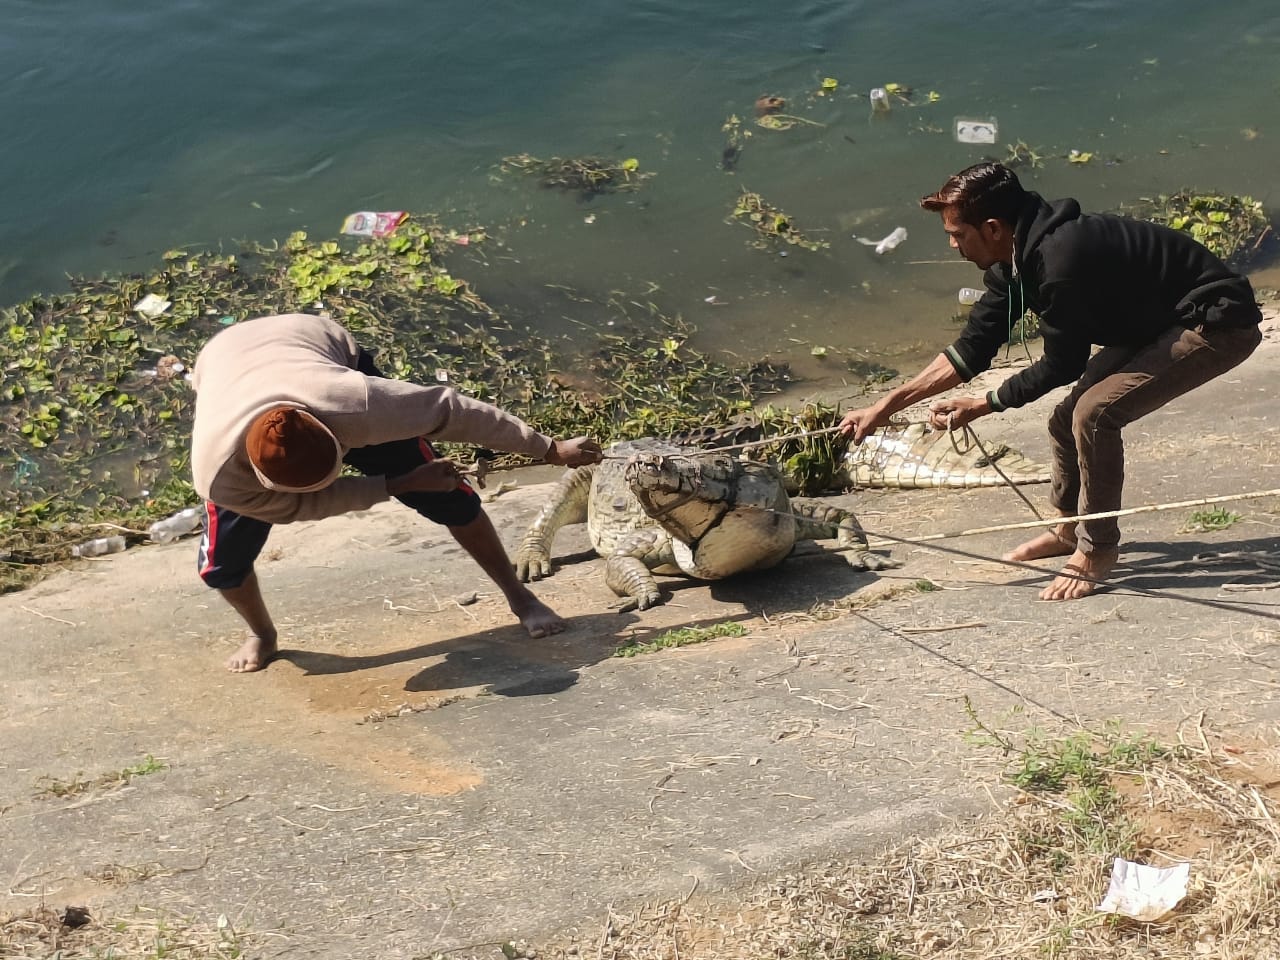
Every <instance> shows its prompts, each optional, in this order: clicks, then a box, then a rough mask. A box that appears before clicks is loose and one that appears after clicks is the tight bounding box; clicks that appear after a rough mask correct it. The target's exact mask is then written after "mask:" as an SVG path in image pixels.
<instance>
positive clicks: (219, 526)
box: [197, 350, 481, 590]
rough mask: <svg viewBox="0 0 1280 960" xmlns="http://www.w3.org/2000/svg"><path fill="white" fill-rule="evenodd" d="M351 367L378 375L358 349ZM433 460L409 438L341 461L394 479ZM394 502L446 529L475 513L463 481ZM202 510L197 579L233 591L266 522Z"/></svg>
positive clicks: (262, 540) (427, 447) (424, 445)
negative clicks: (356, 360) (452, 487)
mask: <svg viewBox="0 0 1280 960" xmlns="http://www.w3.org/2000/svg"><path fill="white" fill-rule="evenodd" d="M357 369H359V370H360V372H361V373H363V374H366V375H368V376H371V377H379V376H381V375H382V374H380V373H379V372H378V369H377V367H375V366H374V364H373V358H372V357H371V356H370V355H369V354H368V353H366V352H365V351H364V350H361V351H360V363H359V366H358V368H357ZM437 457H438V454H437V453H436V451H435V448H434V447H432V446H431V444H430V443H428V442H427V441H426V439H424V438H422V437H409V438H406V439H404V440H392V441H389V442H387V443H378V444H374V445H373V446H370V447H357V448H355V449H354V450H348V451H347V454H346V456H345V457H343V462H344V463H346V464H348V465H349V466H352V467H354V468H355V469H356V470H358V471H360V472H361V473H363V474H364V475H365V476H370V477H373V476H399V475H400V474H402V473H408V472H409V471H410V470H413V469H414V468H415V467H420V466H422V464H424V463H430V462H431V461H432V460H435V459H437ZM396 499H397V500H399V501H400V502H401V503H403V504H404V505H405V506H407V507H410V508H412V509H413V510H416V511H417V512H418V513H419V514H421V515H422V516H424V517H426V518H427V519H428V520H431V521H432V522H434V523H439V524H442V525H444V526H446V527H462V526H466V525H467V524H468V523H470V522H471V521H472V520H474V519H475V518H476V517H478V516H479V515H480V511H481V503H480V497H479V496H478V495H477V494H476V492H475V490H473V489H472V488H471V486H470V485H468V484H467V483H462V484H460V485H459V486H458V488H457V489H456V490H450V491H449V492H448V493H406V494H403V495H401V496H398V497H396ZM205 511H206V517H205V524H204V535H203V536H202V537H201V538H200V551H199V555H198V557H197V565H198V569H199V571H200V578H201V579H202V580H203V581H204V582H205V583H206V584H207V585H209V586H210V587H215V588H217V589H219V590H225V589H230V588H233V587H238V586H240V585H241V584H242V583H244V581H245V578H246V577H248V576H249V574H250V573H251V572H252V570H253V564H254V561H255V560H257V559H258V554H260V553H261V552H262V548H263V546H264V545H265V544H266V542H267V536H268V535H269V534H270V533H271V524H270V523H267V522H266V521H265V520H255V519H254V518H253V517H246V516H244V515H243V514H239V513H236V512H235V511H234V510H229V509H227V508H226V507H220V506H218V505H217V504H215V503H213V502H212V501H209V502H208V503H206V504H205Z"/></svg>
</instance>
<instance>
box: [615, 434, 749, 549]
mask: <svg viewBox="0 0 1280 960" xmlns="http://www.w3.org/2000/svg"><path fill="white" fill-rule="evenodd" d="M736 476H737V471H736V469H735V466H734V461H733V460H732V459H731V458H730V457H728V456H727V455H725V454H711V455H708V454H700V455H691V454H683V453H681V454H666V453H649V452H644V453H636V454H633V455H632V457H631V458H630V459H629V460H628V461H627V467H626V482H627V486H628V487H629V488H630V489H631V492H632V493H633V494H634V495H635V498H636V500H638V501H639V502H640V506H641V507H643V508H644V512H645V513H647V514H648V515H649V516H650V517H652V518H653V519H654V520H656V521H657V522H658V523H659V524H660V525H661V526H662V527H663V528H664V529H665V530H666V531H667V532H668V533H670V534H671V535H672V536H673V537H675V538H676V539H677V540H681V541H683V542H684V543H692V542H694V541H696V540H697V539H698V538H699V537H701V536H702V534H703V533H705V532H706V530H707V529H708V528H710V527H712V526H714V525H715V524H716V523H717V522H718V521H719V519H720V518H721V517H722V516H724V514H725V513H726V512H728V511H729V510H731V509H733V507H734V505H735V504H736V496H735V489H734V483H733V480H734V478H735V477H736Z"/></svg>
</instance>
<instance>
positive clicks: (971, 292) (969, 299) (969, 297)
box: [958, 287, 987, 307]
mask: <svg viewBox="0 0 1280 960" xmlns="http://www.w3.org/2000/svg"><path fill="white" fill-rule="evenodd" d="M986 292H987V291H985V290H979V289H978V288H977V287H961V288H960V295H959V297H958V299H959V300H960V302H961V303H963V304H964V305H965V306H966V307H967V306H969V305H970V304H973V303H977V302H978V301H979V300H981V299H982V295H983V294H984V293H986Z"/></svg>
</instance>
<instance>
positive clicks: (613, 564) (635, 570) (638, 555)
mask: <svg viewBox="0 0 1280 960" xmlns="http://www.w3.org/2000/svg"><path fill="white" fill-rule="evenodd" d="M675 562H676V558H675V554H674V553H673V551H672V547H671V534H669V533H667V532H666V531H665V530H663V529H662V528H661V527H645V528H643V529H641V530H637V531H636V532H635V533H633V534H632V535H631V536H629V537H627V538H626V539H625V540H623V541H622V542H621V543H619V544H618V549H617V550H616V551H615V552H614V554H613V556H611V557H609V559H608V560H606V561H605V564H604V582H605V583H607V584H608V585H609V589H611V590H612V591H613V592H614V593H616V594H617V595H618V596H620V597H630V598H631V599H632V600H633V601H635V603H634V606H637V607H639V608H640V609H641V610H647V609H649V608H650V607H654V606H657V605H658V604H660V603H661V602H662V594H661V593H660V592H659V591H658V581H657V580H655V579H654V578H653V571H654V570H657V569H660V568H662V567H666V566H672V565H674V564H675ZM623 609H624V610H628V609H632V605H631V604H628V605H626V606H624V607H623Z"/></svg>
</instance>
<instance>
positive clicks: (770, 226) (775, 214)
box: [732, 189, 830, 250]
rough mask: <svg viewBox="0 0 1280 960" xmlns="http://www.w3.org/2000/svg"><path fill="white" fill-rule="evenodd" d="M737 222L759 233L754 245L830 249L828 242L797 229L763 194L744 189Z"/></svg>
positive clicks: (735, 212)
mask: <svg viewBox="0 0 1280 960" xmlns="http://www.w3.org/2000/svg"><path fill="white" fill-rule="evenodd" d="M732 217H733V220H734V222H736V223H741V224H743V225H744V226H748V227H750V228H751V229H752V230H754V231H755V233H756V239H755V240H754V241H753V244H752V245H753V246H757V247H761V248H763V249H768V248H769V247H771V246H773V245H774V244H776V243H789V244H794V245H795V246H798V247H804V248H805V249H806V250H821V249H825V248H826V247H829V246H830V244H829V243H827V242H826V241H825V240H811V239H809V238H808V237H806V236H805V235H804V234H803V233H801V232H800V230H799V229H798V228H797V227H796V225H795V222H794V221H793V220H792V219H791V218H790V217H789V216H787V215H786V214H785V213H783V212H782V211H781V210H779V209H778V208H777V207H775V206H773V205H772V204H770V203H769V202H767V201H766V200H765V199H764V198H763V197H762V196H760V194H758V193H752V192H751V191H749V190H745V189H744V190H743V191H742V193H740V194H739V195H738V200H737V202H736V203H735V204H734V207H733V213H732Z"/></svg>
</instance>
